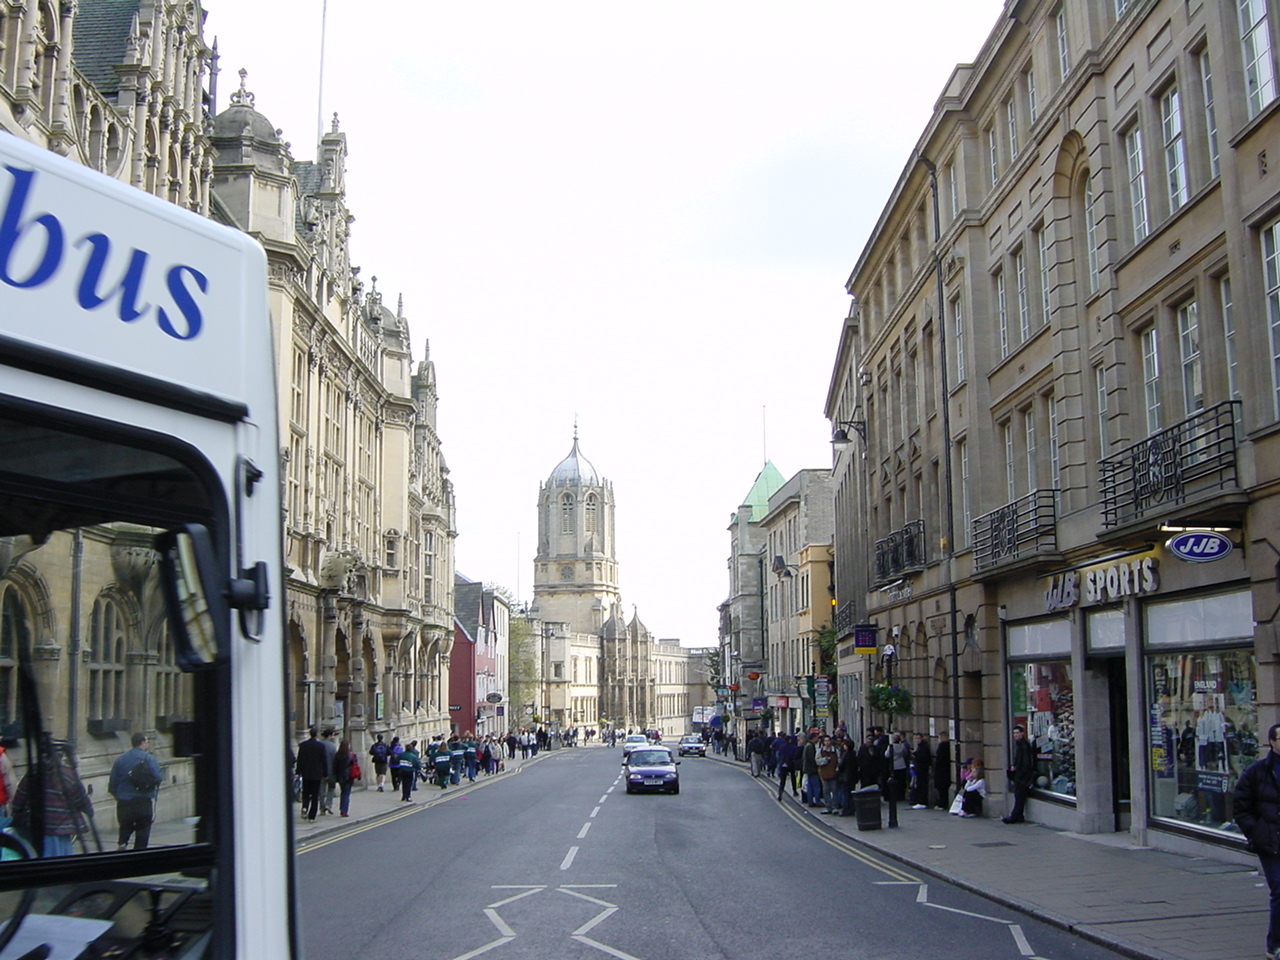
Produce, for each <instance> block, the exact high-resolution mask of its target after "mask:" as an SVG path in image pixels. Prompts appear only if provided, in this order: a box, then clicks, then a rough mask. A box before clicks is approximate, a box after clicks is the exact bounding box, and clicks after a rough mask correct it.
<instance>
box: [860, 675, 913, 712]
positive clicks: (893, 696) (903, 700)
mask: <svg viewBox="0 0 1280 960" xmlns="http://www.w3.org/2000/svg"><path fill="white" fill-rule="evenodd" d="M867 706H869V707H870V708H871V709H872V710H877V711H879V712H880V713H889V714H903V713H910V712H911V691H910V690H908V689H907V688H906V687H897V686H890V685H889V684H887V683H877V684H873V685H872V687H871V689H870V690H868V691H867Z"/></svg>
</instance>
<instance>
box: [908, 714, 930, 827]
mask: <svg viewBox="0 0 1280 960" xmlns="http://www.w3.org/2000/svg"><path fill="white" fill-rule="evenodd" d="M911 769H912V771H913V772H914V774H915V789H914V791H913V792H912V795H911V800H912V803H911V809H912V810H928V809H929V774H930V773H931V772H932V771H933V751H932V750H931V749H930V748H929V738H928V737H927V736H926V735H925V734H923V733H917V734H916V748H915V749H914V750H913V751H911Z"/></svg>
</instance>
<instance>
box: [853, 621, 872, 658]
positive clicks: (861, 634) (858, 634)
mask: <svg viewBox="0 0 1280 960" xmlns="http://www.w3.org/2000/svg"><path fill="white" fill-rule="evenodd" d="M877 632H878V628H877V627H876V625H875V624H874V623H859V624H857V625H855V626H854V628H853V652H854V653H867V654H870V655H871V656H875V654H876V650H877V649H878V644H877V642H876V639H877Z"/></svg>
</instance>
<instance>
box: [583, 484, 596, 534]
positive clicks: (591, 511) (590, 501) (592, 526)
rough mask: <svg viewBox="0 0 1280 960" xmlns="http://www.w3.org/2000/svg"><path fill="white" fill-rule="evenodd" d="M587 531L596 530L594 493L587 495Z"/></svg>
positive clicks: (593, 531)
mask: <svg viewBox="0 0 1280 960" xmlns="http://www.w3.org/2000/svg"><path fill="white" fill-rule="evenodd" d="M585 524H586V530H587V533H595V532H596V495H595V494H594V493H592V494H588V496H587V516H586V519H585Z"/></svg>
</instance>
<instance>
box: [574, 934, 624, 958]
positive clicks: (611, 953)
mask: <svg viewBox="0 0 1280 960" xmlns="http://www.w3.org/2000/svg"><path fill="white" fill-rule="evenodd" d="M573 939H575V940H577V941H578V942H579V943H585V944H586V945H587V946H588V947H595V948H596V949H597V950H599V951H601V952H602V953H607V954H609V956H611V957H617V958H618V960H640V958H639V957H633V956H632V955H631V954H629V953H623V952H622V951H621V950H617V949H615V948H613V947H606V946H605V945H604V944H603V943H597V942H596V941H595V940H592V939H591V938H590V937H579V936H575V937H574V938H573Z"/></svg>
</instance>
